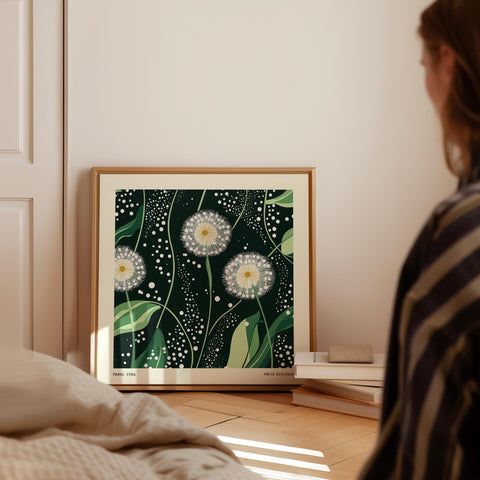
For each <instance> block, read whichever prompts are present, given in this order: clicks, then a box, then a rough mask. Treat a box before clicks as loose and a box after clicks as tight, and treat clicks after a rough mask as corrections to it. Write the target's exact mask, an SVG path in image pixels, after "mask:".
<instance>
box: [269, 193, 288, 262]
mask: <svg viewBox="0 0 480 480" xmlns="http://www.w3.org/2000/svg"><path fill="white" fill-rule="evenodd" d="M267 194H268V190H265V199H264V201H263V226H264V228H265V232H267V236H268V238H269V239H270V241H271V242H272V245H273V246H274V247H275V249H274V250H273V251H272V252H270V255H271V254H272V253H273V252H274V251H275V250H276V249H277V248H278V247H280V246H281V245H280V243H279V244H278V245H277V244H276V243H275V242H274V241H273V238H272V237H271V236H270V232H269V231H268V228H267V220H266V214H267ZM280 253H281V254H282V256H283V258H284V259H285V260H288V261H289V262H290V263H291V264H292V265H293V261H292V260H290V259H289V258H288V257H287V256H285V255H284V254H283V252H282V250H280ZM270 255H269V256H270Z"/></svg>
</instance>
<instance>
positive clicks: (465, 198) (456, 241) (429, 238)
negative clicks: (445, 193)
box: [422, 182, 480, 268]
mask: <svg viewBox="0 0 480 480" xmlns="http://www.w3.org/2000/svg"><path fill="white" fill-rule="evenodd" d="M422 237H423V241H424V242H426V247H425V250H426V255H425V264H424V265H423V267H424V268H425V267H427V266H428V265H431V264H432V263H433V262H434V261H436V260H437V259H438V258H439V257H440V256H442V255H443V254H444V253H446V252H447V251H451V252H454V251H461V250H464V246H465V243H466V242H468V244H469V245H476V246H477V248H479V249H480V182H476V183H473V184H470V185H467V186H465V187H462V188H460V189H459V190H458V191H457V192H455V193H454V194H452V195H450V196H449V197H447V198H446V199H445V200H443V201H442V202H441V203H439V204H438V205H437V207H436V208H435V209H434V210H433V212H432V214H431V215H430V217H429V219H428V221H427V223H426V225H425V227H424V229H423V232H422ZM477 244H478V245H477ZM459 253H460V252H459Z"/></svg>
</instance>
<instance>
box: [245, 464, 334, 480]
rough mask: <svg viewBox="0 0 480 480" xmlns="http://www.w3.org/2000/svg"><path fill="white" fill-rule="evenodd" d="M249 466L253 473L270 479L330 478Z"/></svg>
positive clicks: (323, 479) (317, 479)
mask: <svg viewBox="0 0 480 480" xmlns="http://www.w3.org/2000/svg"><path fill="white" fill-rule="evenodd" d="M247 468H248V469H249V470H250V471H252V472H253V473H256V474H257V475H260V476H262V477H265V478H266V479H268V480H329V479H327V478H321V477H310V476H307V475H301V474H298V473H288V472H279V471H278V470H268V469H266V468H258V467H249V466H247Z"/></svg>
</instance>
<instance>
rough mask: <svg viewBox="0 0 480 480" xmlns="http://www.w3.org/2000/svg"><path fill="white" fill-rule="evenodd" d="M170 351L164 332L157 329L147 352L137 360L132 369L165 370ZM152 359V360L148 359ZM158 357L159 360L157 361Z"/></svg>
mask: <svg viewBox="0 0 480 480" xmlns="http://www.w3.org/2000/svg"><path fill="white" fill-rule="evenodd" d="M167 356H168V350H167V345H166V343H165V337H164V336H163V333H162V331H161V330H160V329H159V328H157V329H156V330H155V333H154V334H153V338H152V340H151V341H150V343H149V344H148V347H147V348H146V349H145V351H144V352H143V353H142V354H141V355H140V356H139V357H137V359H136V360H135V366H132V368H148V367H152V368H165V365H166V363H167ZM148 357H150V358H148ZM155 357H158V360H155ZM145 365H147V366H145Z"/></svg>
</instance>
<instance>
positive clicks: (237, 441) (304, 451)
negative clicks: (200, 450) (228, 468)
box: [218, 436, 324, 458]
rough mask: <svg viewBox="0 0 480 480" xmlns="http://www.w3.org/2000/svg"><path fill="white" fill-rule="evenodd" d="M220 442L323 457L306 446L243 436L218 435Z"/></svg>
mask: <svg viewBox="0 0 480 480" xmlns="http://www.w3.org/2000/svg"><path fill="white" fill-rule="evenodd" d="M218 438H219V439H220V440H222V442H225V443H229V444H230V445H245V446H247V447H257V448H262V449H264V450H275V451H276V452H288V453H295V454H298V455H310V456H311V457H322V458H323V457H324V455H323V453H322V452H320V451H319V450H309V449H307V448H298V447H290V446H288V445H279V444H277V443H264V442H256V441H254V440H245V439H243V438H234V437H224V436H219V437H218Z"/></svg>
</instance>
